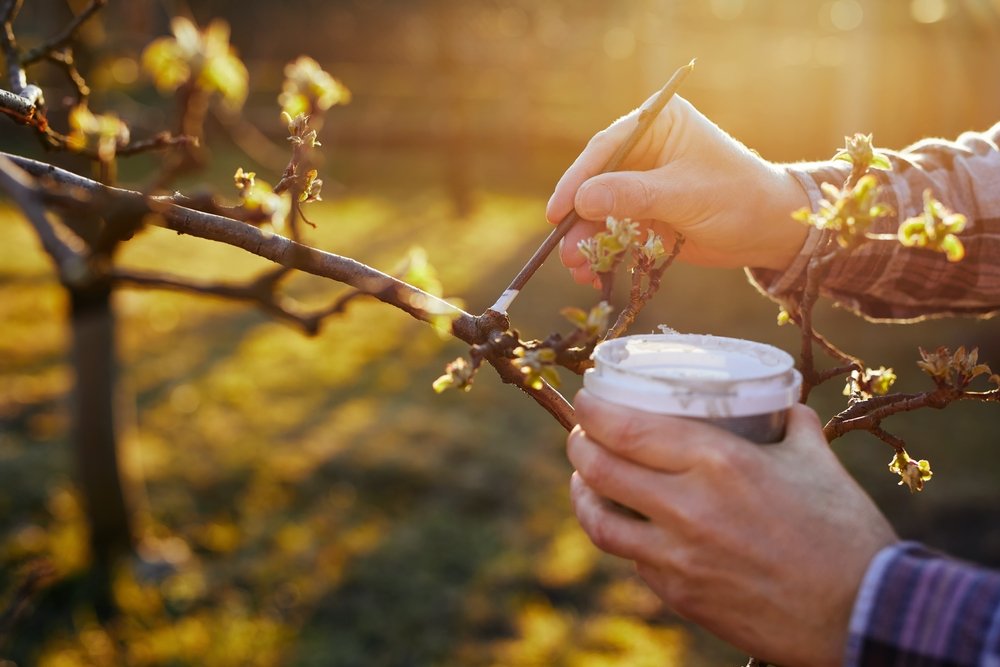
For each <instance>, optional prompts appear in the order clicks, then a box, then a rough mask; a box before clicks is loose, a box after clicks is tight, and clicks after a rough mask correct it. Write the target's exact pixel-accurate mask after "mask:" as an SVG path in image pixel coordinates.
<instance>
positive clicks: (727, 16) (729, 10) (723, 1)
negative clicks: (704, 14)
mask: <svg viewBox="0 0 1000 667" xmlns="http://www.w3.org/2000/svg"><path fill="white" fill-rule="evenodd" d="M709 5H710V6H711V8H712V13H713V14H715V16H716V18H719V19H722V20H723V21H732V20H734V19H738V18H739V17H740V14H742V13H743V9H744V8H745V7H746V0H711V1H710V2H709Z"/></svg>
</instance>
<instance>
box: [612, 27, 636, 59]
mask: <svg viewBox="0 0 1000 667" xmlns="http://www.w3.org/2000/svg"><path fill="white" fill-rule="evenodd" d="M604 53H605V54H607V56H608V58H611V59H612V60H624V59H626V58H628V57H629V56H631V55H632V54H633V53H635V33H633V32H632V31H631V30H629V29H628V28H624V27H622V26H615V27H614V28H611V29H610V30H608V31H607V32H606V33H604Z"/></svg>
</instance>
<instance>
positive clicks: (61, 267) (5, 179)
mask: <svg viewBox="0 0 1000 667" xmlns="http://www.w3.org/2000/svg"><path fill="white" fill-rule="evenodd" d="M0 188H3V189H4V190H6V191H7V194H9V195H10V196H11V198H12V199H13V200H14V202H15V203H16V204H17V205H18V207H19V208H20V209H21V210H22V211H23V212H24V215H25V217H26V218H27V219H28V222H29V223H31V226H32V227H34V228H35V233H36V234H38V238H39V239H40V240H41V242H42V247H43V248H44V249H45V252H46V253H48V255H49V256H50V257H51V258H52V260H53V261H54V262H55V265H56V271H57V272H58V274H59V277H60V280H62V281H63V282H72V281H73V280H74V279H76V277H77V274H79V273H80V272H81V271H82V270H83V269H84V268H85V265H86V261H85V259H84V255H83V253H82V252H78V251H77V250H74V249H73V248H72V247H71V246H70V245H69V244H68V243H67V242H66V241H64V240H63V239H62V238H60V237H59V235H58V234H57V233H56V229H55V227H54V226H53V225H52V223H51V222H50V221H49V217H48V214H47V213H46V211H45V206H44V204H43V201H42V197H41V193H39V191H38V190H37V189H36V188H35V186H34V184H33V183H30V182H29V180H28V176H27V174H25V172H24V171H23V170H21V169H20V168H18V166H17V165H15V164H14V161H13V160H10V159H8V157H7V156H6V154H2V153H0Z"/></svg>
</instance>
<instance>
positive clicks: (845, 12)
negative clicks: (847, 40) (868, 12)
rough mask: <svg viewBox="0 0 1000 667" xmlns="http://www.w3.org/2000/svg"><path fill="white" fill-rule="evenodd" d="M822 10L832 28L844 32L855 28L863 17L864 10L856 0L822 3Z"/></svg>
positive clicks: (836, 0)
mask: <svg viewBox="0 0 1000 667" xmlns="http://www.w3.org/2000/svg"><path fill="white" fill-rule="evenodd" d="M822 11H823V12H824V13H826V14H827V16H828V17H829V19H830V23H832V24H833V27H834V28H836V29H837V30H843V31H844V32H850V31H851V30H854V29H855V28H857V27H858V26H860V25H861V22H862V21H864V18H865V10H864V8H863V7H862V6H861V3H860V2H858V0H834V2H830V3H827V4H825V5H823V10H822Z"/></svg>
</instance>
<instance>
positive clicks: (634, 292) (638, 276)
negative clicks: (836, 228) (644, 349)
mask: <svg viewBox="0 0 1000 667" xmlns="http://www.w3.org/2000/svg"><path fill="white" fill-rule="evenodd" d="M683 245H684V235H683V234H680V233H677V232H675V233H674V247H673V249H671V251H670V254H669V255H667V258H666V259H665V260H664V261H663V263H662V264H661V265H660V266H659V267H656V268H652V269H650V270H649V272H648V275H646V286H645V289H643V287H642V279H643V275H644V274H645V272H643V271H636V272H635V273H633V276H632V287H631V290H630V293H629V303H628V305H627V306H625V308H623V309H622V312H621V313H619V314H618V319H617V320H615V323H614V325H612V327H611V328H610V329H609V330H608V332H607V333H606V334H605V335H604V340H611V339H612V338H618V337H619V336H621V335H622V334H623V333H625V331H626V330H627V329H628V328H629V327H630V326H632V323H633V322H635V318H636V317H638V316H639V313H640V312H642V309H643V308H644V307H645V306H646V304H647V303H648V302H649V300H650V299H652V298H653V295H655V294H656V292H657V291H659V289H660V282H661V281H662V280H663V274H664V273H666V271H667V269H669V268H670V266H671V264H673V263H674V260H675V259H677V255H679V254H680V252H681V247H683Z"/></svg>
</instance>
